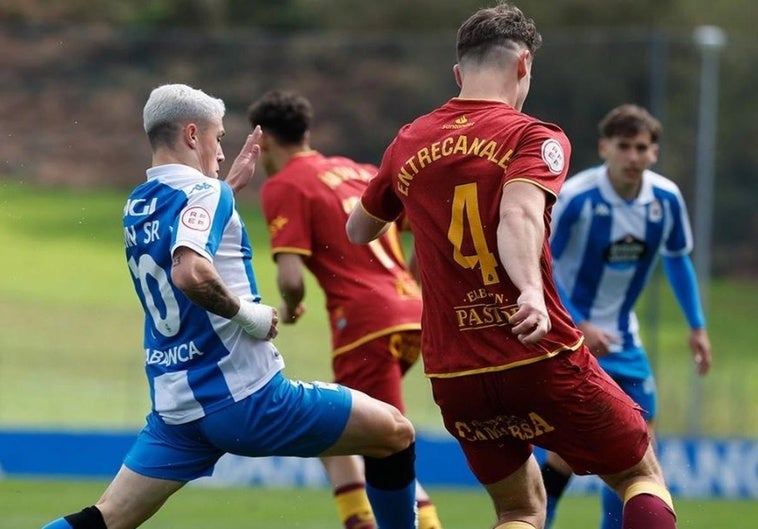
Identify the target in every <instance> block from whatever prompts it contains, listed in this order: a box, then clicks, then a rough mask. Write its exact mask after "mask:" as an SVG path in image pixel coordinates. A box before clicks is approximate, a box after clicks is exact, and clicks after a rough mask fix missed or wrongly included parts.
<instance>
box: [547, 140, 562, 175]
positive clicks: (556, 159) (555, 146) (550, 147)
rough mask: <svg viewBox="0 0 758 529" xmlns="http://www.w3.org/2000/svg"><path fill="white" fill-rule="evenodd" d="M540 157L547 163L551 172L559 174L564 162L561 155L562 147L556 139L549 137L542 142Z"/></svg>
mask: <svg viewBox="0 0 758 529" xmlns="http://www.w3.org/2000/svg"><path fill="white" fill-rule="evenodd" d="M542 159H543V160H544V162H545V163H546V164H547V168H548V169H550V172H551V173H555V174H560V173H561V171H563V167H564V165H565V164H566V157H565V156H564V155H563V147H561V144H560V143H558V142H557V141H556V140H554V139H552V138H550V139H548V140H545V141H544V142H543V143H542Z"/></svg>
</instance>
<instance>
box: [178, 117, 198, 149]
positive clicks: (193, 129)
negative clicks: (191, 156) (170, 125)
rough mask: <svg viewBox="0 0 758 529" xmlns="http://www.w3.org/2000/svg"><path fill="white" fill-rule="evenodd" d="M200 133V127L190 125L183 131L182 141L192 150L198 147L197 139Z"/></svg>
mask: <svg viewBox="0 0 758 529" xmlns="http://www.w3.org/2000/svg"><path fill="white" fill-rule="evenodd" d="M199 133H200V130H199V128H198V126H197V125H195V124H194V123H189V124H187V125H186V126H185V127H184V128H183V129H182V140H183V141H184V143H186V144H187V146H188V147H189V148H190V149H194V148H196V147H197V137H198V135H199Z"/></svg>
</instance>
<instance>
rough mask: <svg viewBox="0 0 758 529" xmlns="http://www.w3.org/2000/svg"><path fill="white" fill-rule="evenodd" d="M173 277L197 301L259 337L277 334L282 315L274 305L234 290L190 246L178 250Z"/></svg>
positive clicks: (172, 267)
mask: <svg viewBox="0 0 758 529" xmlns="http://www.w3.org/2000/svg"><path fill="white" fill-rule="evenodd" d="M171 280H172V282H173V283H174V285H175V286H176V287H177V288H178V289H179V290H181V291H182V292H183V293H184V295H185V296H187V297H188V298H189V299H190V301H192V302H193V303H194V304H196V305H198V306H200V307H202V308H203V309H205V310H207V311H208V312H212V313H213V314H217V315H219V316H222V317H224V318H228V319H230V320H232V321H234V322H235V323H237V324H239V325H240V326H241V327H242V328H243V329H244V330H245V332H247V333H248V334H249V335H251V336H252V337H254V338H258V339H259V340H271V339H273V338H275V337H276V335H277V333H278V330H277V323H278V321H279V320H278V317H277V314H276V310H275V309H274V308H273V307H269V306H267V305H262V304H260V303H251V302H249V301H245V300H243V299H241V298H239V297H238V296H236V295H235V294H234V293H232V292H231V291H230V290H229V289H228V288H227V287H226V285H225V284H224V282H223V281H222V280H221V277H220V276H219V275H218V272H217V271H216V269H215V267H214V266H213V264H212V263H211V262H210V261H208V259H206V258H205V257H203V256H202V255H200V254H199V253H197V252H196V251H194V250H192V249H191V248H188V247H186V246H179V247H177V248H176V250H174V253H173V263H172V266H171Z"/></svg>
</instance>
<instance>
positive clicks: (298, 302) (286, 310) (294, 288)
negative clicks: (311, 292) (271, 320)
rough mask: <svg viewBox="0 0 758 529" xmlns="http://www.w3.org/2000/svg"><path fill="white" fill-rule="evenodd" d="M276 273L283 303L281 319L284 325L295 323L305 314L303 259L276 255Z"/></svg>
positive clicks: (292, 254) (297, 256) (281, 305)
mask: <svg viewBox="0 0 758 529" xmlns="http://www.w3.org/2000/svg"><path fill="white" fill-rule="evenodd" d="M276 272H277V277H276V279H277V285H278V286H279V294H280V295H281V296H282V302H281V304H280V306H279V317H280V318H281V320H282V322H284V323H295V322H296V321H297V320H298V319H299V318H300V316H302V315H303V313H305V304H304V303H303V299H304V298H305V283H304V281H303V258H302V256H300V255H298V254H295V253H278V254H276Z"/></svg>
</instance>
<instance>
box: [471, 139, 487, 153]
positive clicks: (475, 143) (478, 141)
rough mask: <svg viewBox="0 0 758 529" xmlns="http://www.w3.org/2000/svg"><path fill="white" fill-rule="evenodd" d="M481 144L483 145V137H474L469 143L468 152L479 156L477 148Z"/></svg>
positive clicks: (479, 147)
mask: <svg viewBox="0 0 758 529" xmlns="http://www.w3.org/2000/svg"><path fill="white" fill-rule="evenodd" d="M482 145H484V140H483V139H481V138H474V141H473V142H472V143H471V147H469V150H468V154H475V155H477V156H479V150H480V149H481V148H482Z"/></svg>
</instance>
